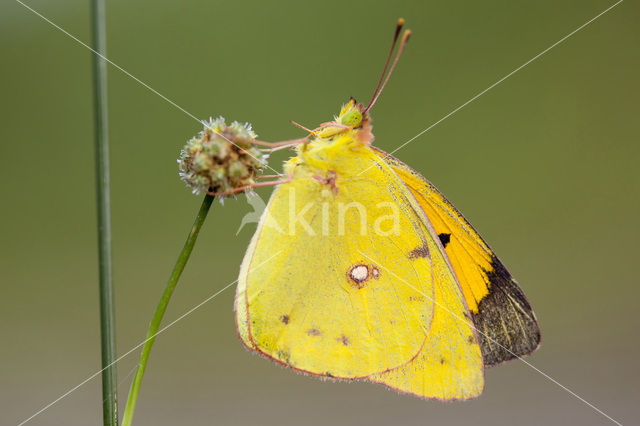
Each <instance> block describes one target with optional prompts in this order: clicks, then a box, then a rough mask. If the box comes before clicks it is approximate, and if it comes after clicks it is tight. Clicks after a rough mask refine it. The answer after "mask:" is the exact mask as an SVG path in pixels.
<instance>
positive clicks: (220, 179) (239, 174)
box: [178, 117, 267, 194]
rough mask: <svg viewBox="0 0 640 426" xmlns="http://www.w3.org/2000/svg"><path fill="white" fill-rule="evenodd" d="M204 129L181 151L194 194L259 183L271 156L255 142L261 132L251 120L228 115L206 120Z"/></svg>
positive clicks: (184, 172) (184, 171)
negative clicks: (228, 120) (231, 119)
mask: <svg viewBox="0 0 640 426" xmlns="http://www.w3.org/2000/svg"><path fill="white" fill-rule="evenodd" d="M202 124H203V125H204V130H202V131H201V132H200V133H199V134H198V136H196V137H193V138H191V139H189V141H187V144H186V145H185V146H184V148H183V149H182V151H181V152H180V157H179V158H178V167H179V169H180V173H179V174H180V179H182V180H183V181H184V182H185V183H186V184H187V186H189V187H190V188H191V190H192V192H193V193H194V194H200V193H202V192H211V193H224V192H229V191H232V190H234V189H236V188H240V187H243V186H247V185H251V184H253V183H255V177H256V174H257V173H258V171H260V170H261V169H262V168H263V167H265V166H266V165H267V156H266V155H265V154H263V153H262V152H261V151H260V150H258V149H257V148H256V147H255V146H254V145H253V143H252V141H253V140H255V138H256V137H257V135H256V134H255V133H254V132H253V130H252V129H251V125H250V124H249V123H245V124H241V123H239V122H237V121H234V122H233V123H231V124H230V125H227V124H226V123H225V120H224V118H222V117H218V118H216V119H215V120H212V119H209V120H208V121H203V122H202Z"/></svg>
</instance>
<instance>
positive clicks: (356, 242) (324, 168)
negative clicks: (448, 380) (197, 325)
mask: <svg viewBox="0 0 640 426" xmlns="http://www.w3.org/2000/svg"><path fill="white" fill-rule="evenodd" d="M332 146H333V145H332ZM374 158H377V157H376V155H375V154H374V153H373V152H372V151H371V150H370V149H369V148H368V147H366V146H355V147H353V146H351V147H349V148H347V149H345V147H344V146H336V147H335V150H334V149H332V148H331V147H327V146H322V147H321V149H320V148H319V147H317V146H316V147H314V146H313V145H312V146H310V147H309V151H308V152H307V153H305V154H304V155H303V159H304V161H300V162H294V163H293V164H292V165H291V168H292V169H293V170H292V173H293V179H292V181H291V182H290V183H288V184H285V185H281V186H280V187H278V188H276V190H275V191H274V193H273V195H272V197H271V200H270V201H269V204H268V207H267V209H266V210H265V213H264V214H263V217H262V219H261V221H260V224H259V225H258V229H257V231H256V235H255V236H254V238H253V240H252V243H251V246H250V248H249V250H248V251H247V254H246V256H245V259H244V261H243V264H242V268H241V274H240V278H239V284H238V289H237V296H236V316H237V323H238V331H239V334H240V336H241V338H242V339H243V340H244V342H245V344H246V345H247V346H248V347H249V348H252V349H255V350H257V351H259V352H261V353H263V354H264V355H267V356H269V357H271V358H273V359H275V360H277V361H279V362H281V363H283V364H286V365H288V366H291V367H293V368H295V369H298V370H301V371H304V372H308V373H312V374H319V375H325V376H329V377H336V378H358V377H366V376H369V375H371V374H374V373H380V372H384V371H386V370H390V369H394V368H397V367H399V366H401V365H403V364H406V363H408V362H409V361H410V360H411V359H412V358H413V357H414V356H415V355H416V354H417V353H418V352H419V350H420V349H421V348H422V346H423V344H424V342H425V339H426V337H427V335H428V334H430V331H429V330H430V327H431V321H432V317H433V312H434V304H433V299H434V286H433V281H432V276H433V274H432V272H433V271H432V268H433V265H432V262H431V260H430V259H429V258H428V257H423V256H422V255H419V254H420V253H424V249H425V247H427V246H431V245H433V241H432V236H431V235H430V234H429V231H428V229H427V227H426V225H425V223H424V221H423V219H422V218H421V217H420V216H419V214H418V213H417V212H416V208H417V209H418V210H419V207H417V205H416V203H415V200H414V199H413V198H412V197H411V195H410V194H409V193H408V192H407V190H406V187H405V186H404V184H403V183H402V182H401V181H400V180H399V179H398V177H397V176H396V175H395V173H393V171H392V170H391V169H390V168H389V167H388V166H387V165H386V164H382V165H380V166H379V167H372V168H368V170H367V171H366V172H365V173H363V174H361V175H358V174H357V173H358V172H359V171H361V170H363V169H365V168H367V167H368V165H369V164H371V162H372V161H373V159H374ZM332 176H337V178H336V181H335V185H329V184H327V182H328V180H327V179H330V178H331V177H332ZM420 214H421V213H420ZM341 218H342V219H341ZM394 218H396V219H395V220H394ZM395 221H397V223H396V222H395ZM430 240H431V241H430ZM416 253H418V255H416ZM354 268H358V270H357V271H354ZM389 271H391V272H389ZM397 276H400V277H402V279H403V281H404V282H402V281H399V280H398V279H397ZM362 277H365V278H364V279H363V280H362V281H358V280H359V279H360V278H362ZM459 310H460V309H459ZM465 337H466V336H465Z"/></svg>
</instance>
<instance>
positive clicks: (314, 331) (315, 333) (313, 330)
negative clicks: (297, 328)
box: [307, 327, 322, 336]
mask: <svg viewBox="0 0 640 426" xmlns="http://www.w3.org/2000/svg"><path fill="white" fill-rule="evenodd" d="M321 334H322V332H321V331H320V330H318V329H317V328H315V327H313V328H310V329H309V330H307V335H308V336H319V335H321Z"/></svg>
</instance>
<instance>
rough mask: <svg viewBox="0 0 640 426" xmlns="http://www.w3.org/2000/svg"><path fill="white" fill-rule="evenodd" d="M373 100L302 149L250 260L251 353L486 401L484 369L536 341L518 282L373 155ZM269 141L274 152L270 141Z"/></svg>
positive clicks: (243, 293) (425, 185)
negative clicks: (480, 398) (483, 398)
mask: <svg viewBox="0 0 640 426" xmlns="http://www.w3.org/2000/svg"><path fill="white" fill-rule="evenodd" d="M402 24H403V21H402V20H400V21H399V22H398V26H397V28H396V32H395V36H394V42H393V44H392V47H391V51H390V53H389V57H388V58H387V63H386V64H385V67H384V70H383V73H382V76H383V77H382V78H381V79H380V83H379V84H378V87H377V88H376V90H375V92H374V96H373V98H372V100H371V102H370V103H369V105H367V106H365V105H363V104H359V103H357V102H356V101H355V100H354V99H351V100H350V101H349V102H348V103H347V104H346V105H345V106H344V107H343V108H342V109H341V111H340V113H339V115H338V116H337V117H335V118H334V120H333V121H330V122H327V123H323V124H322V125H320V126H319V127H318V128H316V129H314V130H309V136H308V137H306V138H303V139H302V140H298V141H294V142H284V143H276V144H272V145H271V146H272V149H279V148H281V147H286V146H291V145H292V144H294V143H295V145H296V146H295V149H296V153H297V155H296V156H295V157H293V158H291V159H290V160H288V161H287V162H286V163H285V166H284V169H285V176H286V178H285V179H283V180H279V181H275V182H264V183H261V184H256V185H253V186H254V187H255V186H264V185H270V184H277V185H278V186H277V187H276V188H275V190H274V192H273V194H272V196H271V199H270V201H269V203H268V205H267V208H266V210H265V212H264V213H263V215H262V218H261V219H260V223H259V225H258V228H257V231H256V233H255V235H254V236H253V238H252V240H251V244H250V246H249V248H248V250H247V253H246V255H245V258H244V261H243V263H242V267H241V271H240V277H239V281H238V287H237V294H236V302H235V310H236V323H237V328H238V333H239V335H240V338H241V339H242V341H243V343H244V344H245V345H246V347H247V348H249V349H251V350H253V351H256V352H258V353H260V354H262V355H264V356H266V357H268V358H271V359H272V360H274V361H276V362H278V363H281V364H283V365H285V366H288V367H291V368H293V369H295V370H297V371H300V372H303V373H307V374H312V375H317V376H322V377H326V378H333V379H342V380H351V379H365V380H369V381H372V382H377V383H382V384H385V385H386V386H388V387H390V388H393V389H396V390H398V391H401V392H406V393H411V394H414V395H416V396H418V397H422V398H437V399H442V400H449V399H467V398H473V397H476V396H478V395H479V394H480V393H481V392H482V389H483V386H484V369H485V368H486V367H489V366H492V365H495V364H498V363H501V362H503V361H507V360H510V359H512V358H516V357H519V356H521V355H525V354H528V353H530V352H532V351H534V350H535V349H536V348H537V347H538V345H539V342H540V331H539V328H538V324H537V322H536V318H535V315H534V313H533V311H532V309H531V306H530V305H529V302H528V301H527V299H526V297H525V295H524V293H523V292H522V290H521V288H520V287H519V285H518V284H517V283H516V281H515V280H514V279H513V278H512V277H511V275H510V274H509V272H507V270H506V269H505V267H504V266H503V265H502V263H500V261H499V260H498V258H497V257H496V255H495V254H494V253H493V252H492V251H491V249H490V248H489V247H488V245H487V244H486V243H485V242H484V240H483V239H482V238H481V237H480V236H479V235H478V234H477V232H476V231H475V230H474V229H473V227H472V226H471V225H470V224H469V222H468V221H467V220H466V219H465V218H464V217H463V216H462V214H460V212H458V210H456V208H455V207H454V206H453V205H452V204H451V203H449V201H447V199H446V198H445V197H444V196H443V195H442V194H441V193H440V192H439V191H438V190H437V189H436V188H435V187H434V186H433V185H432V184H431V183H429V182H428V181H427V180H426V179H425V178H424V177H422V176H421V175H420V174H419V173H417V172H415V171H414V170H412V169H411V168H409V166H407V165H406V164H404V163H402V162H401V161H400V160H398V159H396V158H394V157H392V156H390V155H388V154H386V153H385V152H383V151H381V150H379V149H378V148H374V147H373V146H372V145H371V143H372V141H373V134H372V132H371V119H370V116H369V110H370V108H371V106H372V105H373V104H374V103H375V101H376V100H377V98H378V96H379V95H380V92H381V91H382V88H384V86H385V84H386V82H387V81H388V79H389V76H390V74H391V72H392V71H393V69H394V67H395V65H396V63H397V61H398V58H399V57H400V54H401V53H402V50H403V48H404V46H405V44H406V41H407V39H408V37H409V34H410V32H409V31H406V32H405V33H404V35H403V37H402V41H401V43H400V47H399V49H398V53H397V55H396V57H395V59H394V61H393V64H392V66H391V68H390V70H389V73H388V74H386V78H384V76H385V73H386V71H387V67H388V64H389V62H390V58H391V56H392V52H393V50H394V47H395V45H396V41H397V39H398V36H399V34H400V31H401V27H402ZM263 144H266V143H263Z"/></svg>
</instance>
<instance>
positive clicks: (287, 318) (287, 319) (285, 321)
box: [280, 315, 290, 324]
mask: <svg viewBox="0 0 640 426" xmlns="http://www.w3.org/2000/svg"><path fill="white" fill-rule="evenodd" d="M289 320H290V318H289V315H282V316H281V317H280V321H282V323H283V324H289Z"/></svg>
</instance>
